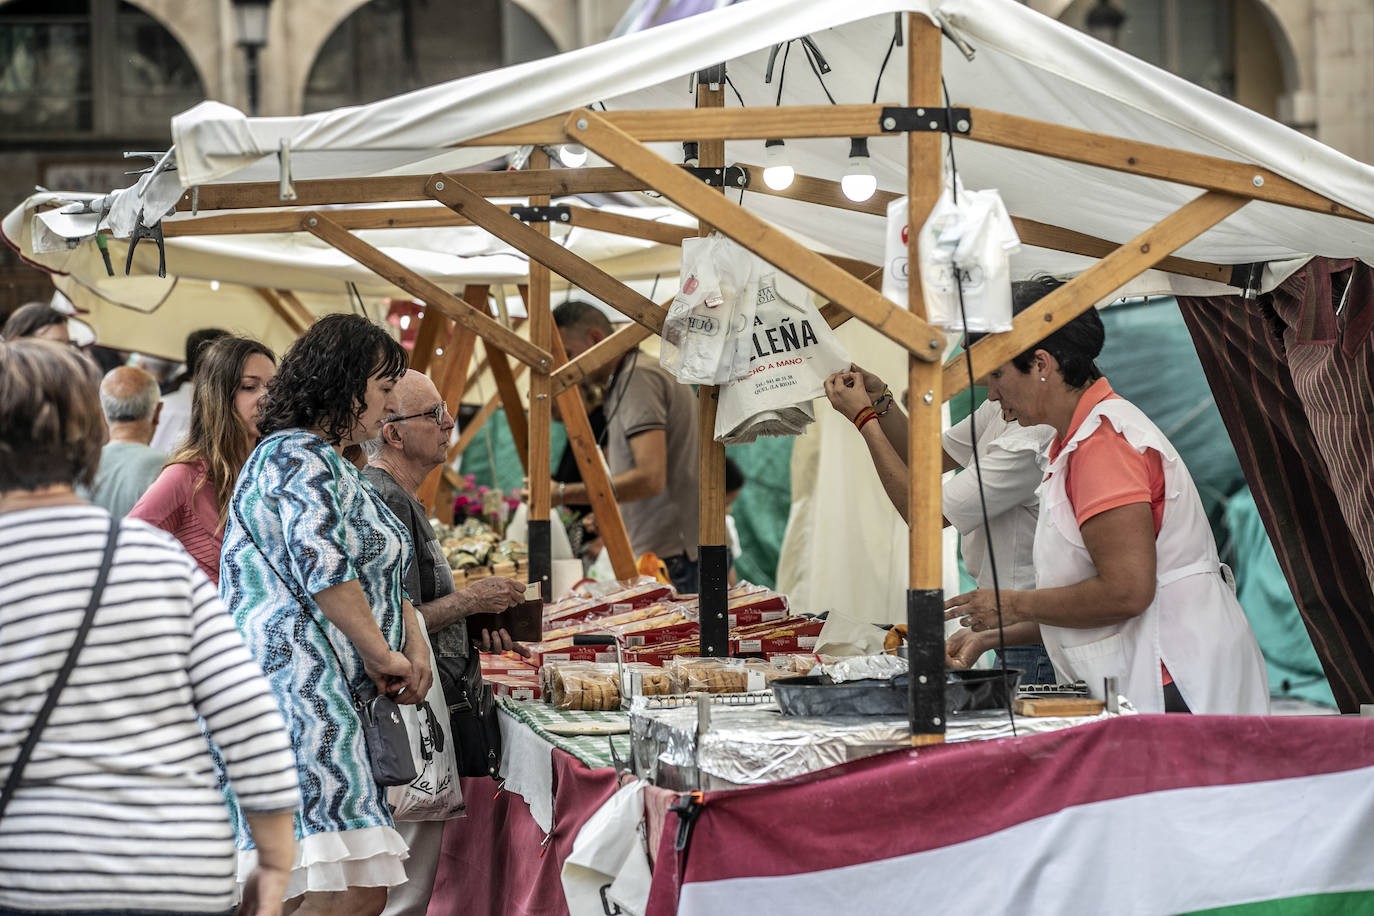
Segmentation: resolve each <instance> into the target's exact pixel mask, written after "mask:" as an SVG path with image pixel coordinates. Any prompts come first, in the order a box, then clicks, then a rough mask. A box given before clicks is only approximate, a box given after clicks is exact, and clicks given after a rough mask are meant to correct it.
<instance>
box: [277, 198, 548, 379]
mask: <svg viewBox="0 0 1374 916" xmlns="http://www.w3.org/2000/svg"><path fill="white" fill-rule="evenodd" d="M301 226H302V227H303V228H304V229H305V231H307V232H309V233H311V234H312V235H314V236H316V237H317V238H320V239H322V240H324V241H325V242H328V243H329V244H330V245H333V246H334V247H335V248H337V249H339V250H340V251H342V252H343V253H344V254H346V255H348V256H349V257H351V258H353V260H355V261H357V262H358V263H359V264H362V265H363V266H364V267H367V268H369V269H371V270H372V271H374V272H375V273H377V274H378V275H379V276H380V277H382V278H383V279H384V280H387V281H388V282H390V283H394V284H396V285H397V286H399V287H400V288H401V289H403V290H405V291H406V292H408V293H410V294H411V295H412V296H414V297H415V298H417V299H422V300H424V302H425V305H426V307H427V308H437V309H439V310H440V311H441V312H443V313H444V314H445V315H446V316H448V317H449V318H452V319H453V320H454V321H456V322H458V323H459V324H460V325H462V326H463V327H465V328H467V329H468V330H469V331H472V332H473V333H475V334H477V335H478V336H480V337H481V338H482V339H483V340H489V341H491V342H492V343H493V344H494V345H496V346H498V347H500V348H501V349H502V350H505V351H506V352H507V353H509V354H510V355H511V356H514V357H515V358H516V359H518V360H520V361H521V362H522V363H527V364H529V365H530V366H532V367H534V368H537V369H542V370H543V371H545V372H547V371H548V370H549V368H550V367H551V366H552V365H553V355H552V354H550V353H549V352H548V350H544V349H541V348H539V347H536V346H535V345H534V344H532V343H530V342H529V341H527V340H525V339H524V338H522V337H520V336H519V335H518V334H516V333H515V332H514V331H511V330H510V329H509V328H506V327H503V326H502V325H501V324H500V323H499V322H497V321H496V320H495V319H493V318H492V317H491V316H490V315H488V314H487V313H486V312H485V310H479V309H476V308H474V307H473V306H472V305H471V304H469V303H467V302H464V301H463V300H462V299H460V298H458V297H457V296H455V295H453V293H450V292H449V291H447V290H445V289H444V288H443V287H441V286H439V285H438V284H437V283H435V282H434V281H432V280H430V279H429V278H427V277H422V276H421V275H420V274H418V273H416V272H415V271H413V270H411V269H410V268H409V267H406V266H405V265H404V264H402V263H401V262H400V261H397V260H395V259H394V258H392V257H390V256H388V255H386V254H384V253H382V252H381V251H379V250H378V249H376V248H373V247H372V246H371V245H369V244H367V243H366V242H364V241H362V240H361V239H359V238H358V237H357V236H355V235H351V234H350V233H349V232H348V230H346V229H343V228H342V227H340V226H339V225H338V224H337V223H335V222H333V221H332V220H330V219H329V217H328V216H326V215H325V214H323V213H320V212H310V213H305V214H303V215H302V217H301ZM484 304H485V303H484Z"/></svg>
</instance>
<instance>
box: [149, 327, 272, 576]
mask: <svg viewBox="0 0 1374 916" xmlns="http://www.w3.org/2000/svg"><path fill="white" fill-rule="evenodd" d="M276 373H277V363H276V357H274V356H273V355H272V351H271V350H269V349H267V347H265V346H263V345H262V344H260V343H258V342H257V341H256V340H250V339H248V338H246V337H225V338H222V339H220V340H216V341H214V342H212V343H211V344H209V345H208V346H207V347H206V348H205V350H204V351H203V352H202V353H201V355H200V362H199V364H198V365H197V366H196V377H195V382H194V383H193V384H194V388H193V389H192V394H191V428H190V429H189V430H188V431H187V433H186V441H185V443H184V444H183V445H182V446H181V447H180V448H179V449H177V451H176V454H174V455H172V457H171V459H170V460H169V461H168V462H167V466H166V467H164V468H163V469H162V473H161V474H160V475H158V478H157V480H155V481H153V485H152V486H151V487H149V488H148V490H147V492H145V493H144V494H143V496H142V497H141V498H140V499H139V501H138V502H137V503H136V504H135V505H134V508H133V510H132V511H130V512H129V515H128V517H129V518H137V519H141V520H143V521H145V522H147V523H148V524H150V525H156V526H157V527H158V528H161V529H162V530H163V531H166V532H167V533H169V534H171V535H172V537H174V538H176V539H177V540H178V541H180V542H181V546H182V547H184V548H186V552H187V553H189V554H190V555H191V557H192V558H193V559H195V561H196V563H197V564H198V565H199V566H200V570H201V572H203V573H205V575H206V576H208V577H209V579H210V581H211V582H213V583H215V584H216V585H218V584H219V552H220V547H221V546H222V545H223V543H224V521H225V516H226V514H227V512H228V508H229V496H230V494H232V493H233V492H234V481H236V480H238V477H239V471H240V470H242V469H243V465H244V463H245V462H246V461H247V460H248V455H249V454H250V453H251V452H252V451H253V446H255V445H257V444H258V425H257V424H258V413H259V404H260V402H261V401H262V399H263V398H264V397H265V396H266V394H267V383H268V382H270V381H272V376H274V375H276Z"/></svg>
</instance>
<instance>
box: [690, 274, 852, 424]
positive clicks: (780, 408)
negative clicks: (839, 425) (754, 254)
mask: <svg viewBox="0 0 1374 916" xmlns="http://www.w3.org/2000/svg"><path fill="white" fill-rule="evenodd" d="M755 270H756V271H757V290H756V295H755V309H756V312H755V315H754V318H753V322H752V333H750V334H749V335H748V337H747V340H748V344H749V356H750V369H749V375H748V376H747V377H746V378H743V379H740V380H738V381H734V382H731V383H730V384H729V385H727V386H725V387H724V388H722V389H721V394H720V406H719V408H718V409H717V410H716V429H715V437H716V440H717V441H719V442H725V443H727V444H735V443H741V442H752V441H754V439H756V438H758V437H759V436H761V435H762V436H778V435H798V434H800V433H801V432H802V431H804V430H805V428H806V426H807V425H808V424H810V423H811V422H812V421H813V420H814V419H815V414H814V413H813V412H812V409H811V401H812V399H814V398H818V397H821V396H823V395H824V394H825V380H826V378H827V377H829V376H830V375H831V374H832V373H835V372H842V371H844V370H846V369H848V368H849V362H850V361H849V354H848V353H847V352H846V351H845V349H844V347H843V346H841V344H840V342H839V339H838V338H836V337H835V333H834V332H833V331H831V330H830V326H829V325H827V324H826V323H825V319H824V318H822V317H821V313H820V311H819V310H817V308H816V307H815V305H813V304H812V302H811V293H810V291H809V290H807V289H806V287H804V286H802V285H801V283H799V282H797V281H796V280H794V279H793V278H792V277H789V276H787V275H786V274H783V273H779V272H778V271H776V270H775V269H774V268H773V267H772V266H771V265H769V264H768V263H767V262H765V261H763V260H762V259H759V258H756V259H755Z"/></svg>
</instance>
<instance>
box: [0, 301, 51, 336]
mask: <svg viewBox="0 0 1374 916" xmlns="http://www.w3.org/2000/svg"><path fill="white" fill-rule="evenodd" d="M66 323H67V316H66V315H63V314H62V313H61V312H59V311H58V310H57V309H55V308H53V307H52V306H50V305H48V304H47V303H46V302H26V303H24V304H23V305H21V306H19V308H17V309H15V310H14V311H13V312H11V313H10V317H9V318H7V319H6V320H5V328H4V330H3V331H0V337H3V338H4V339H5V340H18V339H19V338H21V337H33V336H34V335H35V334H37V333H38V332H39V331H41V330H43V329H44V328H46V327H50V326H51V325H54V324H66Z"/></svg>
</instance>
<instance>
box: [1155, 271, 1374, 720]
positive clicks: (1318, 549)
mask: <svg viewBox="0 0 1374 916" xmlns="http://www.w3.org/2000/svg"><path fill="white" fill-rule="evenodd" d="M1178 302H1179V308H1180V310H1181V311H1182V313H1183V318H1184V321H1185V322H1186V323H1187V325H1188V330H1189V332H1190V333H1191V334H1192V336H1193V343H1194V345H1195V346H1196V348H1197V353H1198V357H1199V359H1200V360H1201V362H1202V367H1203V370H1204V371H1205V372H1206V374H1207V380H1208V383H1209V384H1210V385H1211V388H1212V392H1213V394H1214V396H1215V398H1216V403H1217V407H1218V409H1219V410H1220V412H1221V416H1222V419H1223V420H1224V421H1225V423H1226V428H1227V431H1228V432H1229V434H1230V437H1231V441H1232V443H1233V444H1234V446H1235V449H1236V454H1237V456H1238V457H1239V458H1240V463H1241V466H1242V468H1243V469H1244V471H1245V478H1246V480H1247V481H1248V482H1249V484H1250V489H1251V490H1252V491H1253V492H1254V495H1255V501H1256V503H1257V504H1258V506H1259V510H1260V515H1261V516H1262V517H1263V520H1264V526H1265V528H1266V530H1267V531H1268V533H1269V538H1270V540H1271V541H1272V542H1273V545H1274V549H1275V552H1276V553H1277V554H1278V557H1279V562H1280V564H1281V565H1282V567H1283V571H1284V575H1285V576H1286V577H1287V579H1288V584H1289V586H1290V587H1291V588H1292V591H1293V597H1294V599H1295V600H1296V601H1297V605H1298V608H1299V610H1300V611H1301V612H1302V616H1303V619H1304V620H1305V621H1306V623H1307V629H1308V632H1309V633H1310V635H1311V637H1312V644H1313V646H1314V647H1315V648H1316V650H1317V654H1318V656H1319V657H1320V658H1321V661H1322V665H1323V667H1324V668H1325V670H1326V675H1327V678H1328V680H1329V681H1330V684H1331V690H1332V692H1333V693H1334V694H1335V697H1336V701H1337V702H1338V703H1339V704H1340V708H1341V710H1342V711H1344V712H1354V711H1357V710H1358V709H1359V704H1360V703H1370V702H1374V393H1371V390H1370V377H1371V360H1374V355H1372V354H1374V351H1371V349H1370V346H1369V338H1370V331H1371V328H1374V270H1371V269H1370V267H1369V266H1368V265H1365V264H1363V263H1360V262H1359V261H1352V260H1331V259H1327V258H1314V259H1312V260H1311V261H1309V262H1308V263H1307V265H1306V266H1304V267H1303V268H1302V269H1301V270H1299V271H1298V272H1296V273H1295V274H1293V275H1292V276H1291V277H1289V278H1288V279H1287V280H1285V281H1284V282H1283V283H1282V284H1280V285H1279V286H1278V287H1277V288H1276V289H1275V290H1274V291H1273V292H1271V293H1268V294H1264V295H1261V296H1259V297H1257V298H1256V299H1253V300H1247V299H1243V298H1241V297H1238V296H1231V297H1216V298H1207V299H1193V298H1183V297H1180V298H1179V300H1178Z"/></svg>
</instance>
